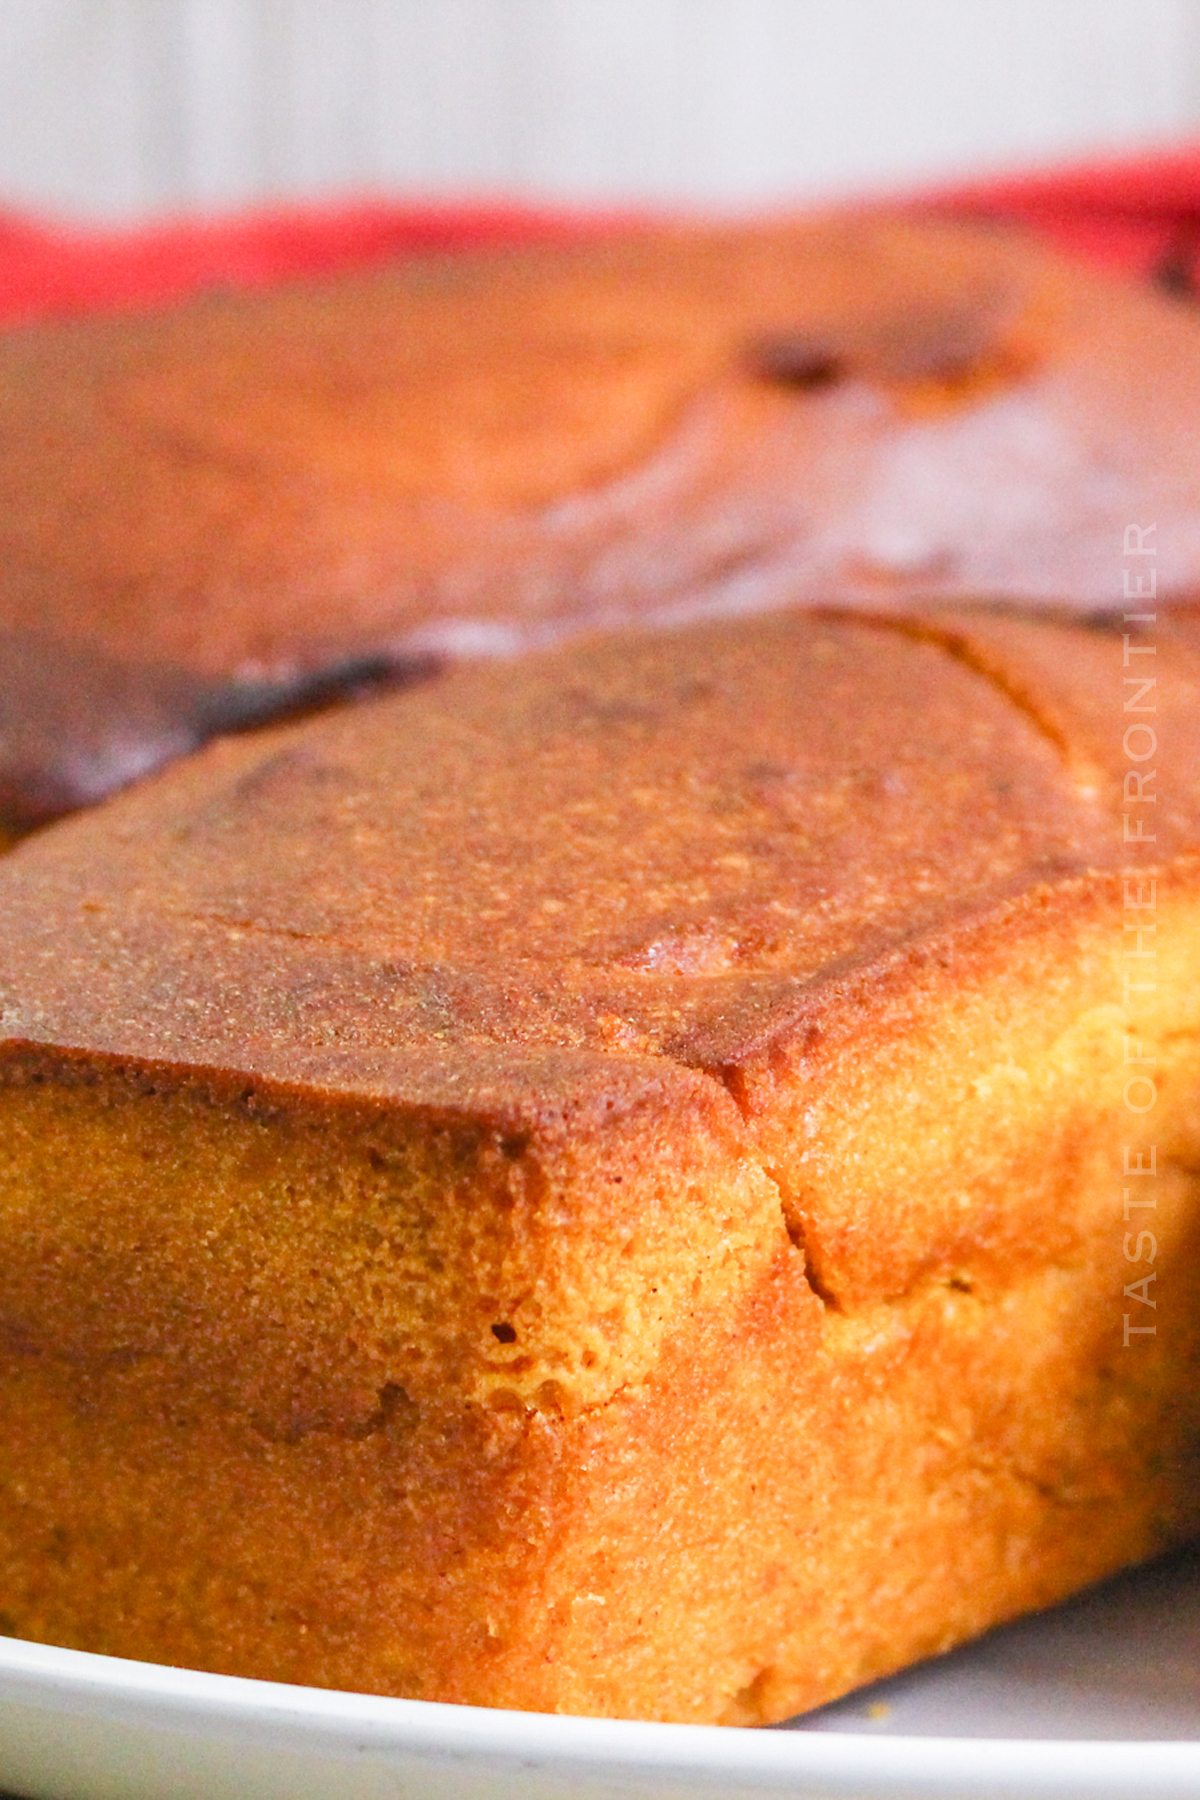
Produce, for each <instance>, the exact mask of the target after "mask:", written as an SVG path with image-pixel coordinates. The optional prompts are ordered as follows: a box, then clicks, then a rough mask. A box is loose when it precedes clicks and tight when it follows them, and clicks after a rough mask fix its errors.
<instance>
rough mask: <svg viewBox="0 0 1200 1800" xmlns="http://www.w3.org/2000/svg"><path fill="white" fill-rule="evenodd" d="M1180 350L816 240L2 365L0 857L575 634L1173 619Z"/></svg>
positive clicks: (67, 329)
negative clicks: (899, 612)
mask: <svg viewBox="0 0 1200 1800" xmlns="http://www.w3.org/2000/svg"><path fill="white" fill-rule="evenodd" d="M1198 428H1200V325H1198V324H1197V321H1196V320H1195V318H1194V317H1193V315H1192V312H1191V309H1189V308H1188V307H1186V306H1183V305H1181V304H1179V303H1178V302H1174V301H1170V300H1168V299H1166V298H1164V297H1163V296H1161V295H1155V294H1151V293H1149V292H1146V293H1142V292H1139V291H1137V290H1135V289H1134V288H1132V287H1127V286H1124V285H1121V284H1118V283H1115V282H1112V281H1109V280H1106V279H1104V278H1102V277H1099V276H1096V275H1094V274H1091V273H1089V272H1088V271H1087V270H1085V269H1082V268H1076V267H1073V266H1072V265H1070V264H1069V263H1066V262H1063V261H1061V260H1059V259H1058V258H1056V257H1055V256H1053V255H1052V254H1051V253H1050V252H1048V251H1047V250H1045V249H1044V248H1042V247H1039V246H1038V245H1036V244H1034V243H1032V242H1028V241H1025V240H1023V239H1022V238H1020V237H1019V236H1017V235H1014V234H1013V233H1012V232H1011V231H1007V230H1002V229H1000V228H996V227H992V228H987V227H983V226H975V227H968V226H964V225H956V224H952V223H949V222H941V223H938V222H930V221H925V222H917V221H915V220H913V219H907V220H906V219H902V218H879V217H867V216H857V217H851V216H841V217H831V218H828V219H824V220H817V221H810V222H807V223H804V224H787V223H778V222H776V223H762V224H759V225H756V226H745V225H743V226H740V227H738V228H736V229H735V228H733V227H729V228H724V229H722V228H719V227H717V228H711V229H700V228H699V227H697V228H693V229H679V230H660V231H645V232H642V233H640V234H638V233H627V234H625V235H624V236H622V237H620V238H613V239H610V240H602V239H596V238H592V239H589V241H587V242H586V243H583V242H581V243H577V244H574V245H566V246H557V247H553V248H550V247H545V246H543V247H541V248H539V249H529V248H526V249H524V250H521V251H510V252H506V253H498V252H494V251H493V252H489V253H486V254H484V253H478V254H470V255H456V256H441V257H428V256H427V257H414V258H411V259H407V260H405V261H404V262H402V263H399V264H397V265H395V266H394V267H389V268H385V269H382V270H378V271H375V272H372V273H369V274H357V275H353V276H341V277H338V278H336V279H332V280H327V281H324V282H313V283H308V284H300V285H296V286H293V287H289V288H285V289H281V290H277V291H274V292H271V293H267V294H264V293H259V294H251V295H246V294H243V295H236V294H209V295H205V296H201V297H198V298H196V299H195V300H193V301H191V302H189V303H188V304H187V305H183V306H176V307H173V308H170V309H167V310H164V311H161V312H149V313H142V314H135V315H129V314H126V315H124V316H121V317H115V318H96V319H89V320H81V321H72V322H68V323H57V324H44V325H37V326H31V327H29V328H27V329H24V330H21V331H14V332H8V333H6V334H5V335H4V338H3V341H0V520H2V521H3V523H2V525H0V717H2V723H3V731H2V734H0V824H2V823H5V822H6V823H7V824H9V825H10V826H14V827H25V826H28V825H30V824H33V823H36V822H38V821H39V820H43V819H46V818H49V817H51V816H54V815H55V814H57V813H60V812H62V811H64V810H67V809H69V808H71V807H73V806H78V805H81V804H84V803H87V802H90V801H93V800H95V799H97V798H98V797H100V796H101V795H102V794H104V793H106V792H108V791H110V790H112V789H114V788H116V787H119V786H121V785H122V784H124V783H127V782H129V781H132V780H134V779H136V778H138V777H139V776H141V775H143V774H145V773H146V772H147V771H148V770H149V769H151V768H154V767H157V766H159V765H160V764H162V763H164V762H167V761H169V760H171V759H172V758H174V757H176V756H178V755H180V754H181V753H182V752H183V751H185V750H187V749H189V748H192V747H194V746H196V745H197V744H199V743H201V742H203V741H204V740H205V739H207V738H210V737H212V736H214V735H216V734H219V733H221V732H223V731H229V730H233V729H238V728H240V727H244V726H247V725H251V724H258V723H262V722H263V721H264V720H266V719H269V718H272V717H275V716H278V715H279V714H280V713H283V712H286V711H288V710H289V709H297V708H303V707H310V708H311V707H316V706H320V705H322V704H324V703H326V702H328V701H329V700H330V699H331V698H333V697H335V696H338V695H342V696H345V695H350V694H355V693H358V692H361V691H362V690H363V688H364V687H367V688H369V687H370V686H371V685H372V684H377V683H379V682H381V681H388V680H398V679H409V678H415V677H416V676H418V675H421V674H423V673H427V672H428V671H429V669H430V668H431V667H434V666H436V665H437V664H438V663H440V662H444V661H445V660H446V659H447V658H455V657H459V656H463V655H479V654H496V653H502V652H506V651H510V650H513V649H517V648H528V647H529V646H531V645H536V644H538V643H539V642H542V641H544V640H545V639H547V638H549V637H551V636H554V635H555V634H561V633H563V632H565V631H567V630H568V629H578V628H579V627H581V626H593V627H598V626H608V625H611V624H615V623H619V622H622V621H627V620H630V619H632V620H635V621H637V620H646V619H660V620H667V619H672V618H679V617H684V616H703V615H705V614H712V613H714V612H720V611H726V612H729V611H735V612H736V611H740V610H745V609H747V608H750V607H764V606H768V605H779V604H783V603H785V602H788V603H790V602H793V601H795V600H797V599H798V598H802V597H808V598H810V599H812V598H825V597H827V596H828V595H830V594H832V593H837V594H841V595H846V596H850V597H853V598H855V599H857V600H860V601H867V602H869V603H870V604H872V605H875V606H879V607H889V606H890V607H904V606H908V605H910V604H911V603H912V602H913V600H914V597H918V598H919V597H926V598H927V597H928V596H930V595H933V594H937V595H941V596H942V597H943V598H946V597H950V596H958V597H962V596H964V595H968V596H969V595H974V594H978V593H986V594H989V595H999V596H1006V597H1008V598H1010V599H1021V600H1026V601H1031V602H1033V601H1036V602H1043V603H1047V604H1051V603H1053V604H1057V605H1062V604H1067V603H1069V604H1073V605H1075V606H1076V607H1085V608H1094V607H1096V606H1098V605H1108V606H1110V607H1116V608H1118V609H1119V608H1120V606H1121V604H1122V585H1121V567H1120V562H1119V555H1118V549H1117V547H1119V545H1120V543H1121V541H1122V533H1123V532H1124V530H1125V528H1126V526H1127V525H1128V524H1129V522H1130V521H1131V520H1137V521H1146V522H1148V521H1150V520H1153V521H1155V522H1156V525H1157V538H1156V540H1155V541H1156V543H1157V544H1158V546H1159V552H1158V556H1157V560H1156V575H1157V583H1158V591H1159V592H1160V593H1161V594H1167V593H1175V594H1178V593H1180V592H1185V591H1189V590H1194V589H1195V588H1196V586H1197V585H1198V584H1200V478H1198V477H1197V473H1196V459H1195V455H1194V445H1195V441H1196V434H1197V430H1198Z"/></svg>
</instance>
